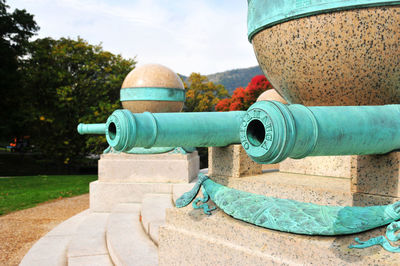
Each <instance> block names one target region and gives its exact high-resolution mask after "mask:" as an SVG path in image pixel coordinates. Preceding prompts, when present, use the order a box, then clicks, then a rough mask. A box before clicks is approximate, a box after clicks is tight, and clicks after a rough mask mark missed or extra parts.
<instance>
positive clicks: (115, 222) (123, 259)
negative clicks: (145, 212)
mask: <svg viewBox="0 0 400 266" xmlns="http://www.w3.org/2000/svg"><path fill="white" fill-rule="evenodd" d="M140 205H141V204H138V203H122V204H118V205H116V206H115V207H114V209H113V211H112V212H111V214H110V217H109V218H108V223H107V233H106V239H107V246H108V250H109V252H110V256H111V258H112V261H113V262H114V264H115V265H138V266H142V265H143V266H150V265H157V264H158V263H157V261H158V255H157V247H156V246H155V245H154V243H153V242H152V241H151V240H150V238H149V237H148V236H147V235H146V233H145V232H144V230H143V227H142V224H141V222H140V208H141V207H140Z"/></svg>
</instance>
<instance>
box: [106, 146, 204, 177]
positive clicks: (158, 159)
mask: <svg viewBox="0 0 400 266" xmlns="http://www.w3.org/2000/svg"><path fill="white" fill-rule="evenodd" d="M199 167H200V159H199V156H198V153H197V151H195V152H192V153H188V154H175V153H163V154H125V153H120V154H102V155H101V156H100V160H99V181H100V182H122V183H129V182H152V183H155V182H163V183H189V182H190V181H192V180H193V179H194V178H196V177H197V174H198V172H199Z"/></svg>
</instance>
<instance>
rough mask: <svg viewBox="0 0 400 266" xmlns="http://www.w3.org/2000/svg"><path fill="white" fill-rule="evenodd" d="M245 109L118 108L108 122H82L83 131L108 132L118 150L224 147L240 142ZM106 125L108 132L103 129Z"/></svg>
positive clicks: (106, 133)
mask: <svg viewBox="0 0 400 266" xmlns="http://www.w3.org/2000/svg"><path fill="white" fill-rule="evenodd" d="M245 114H246V112H244V111H233V112H203V113H150V112H144V113H137V114H134V113H132V112H131V111H129V110H125V109H124V110H116V111H114V112H113V113H112V115H111V116H110V117H109V118H108V119H107V123H105V124H79V125H78V132H79V133H81V134H105V135H106V139H107V142H108V144H109V145H110V146H111V147H112V148H113V149H114V150H115V151H118V152H127V151H130V150H132V149H133V148H135V147H138V148H147V149H149V148H153V147H213V146H214V147H221V146H227V145H229V144H240V136H239V128H240V125H241V123H242V120H243V119H242V117H243V116H244V115H245ZM103 127H104V131H102V130H103Z"/></svg>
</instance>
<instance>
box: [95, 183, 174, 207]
mask: <svg viewBox="0 0 400 266" xmlns="http://www.w3.org/2000/svg"><path fill="white" fill-rule="evenodd" d="M172 186H173V184H172V183H120V182H100V181H94V182H91V183H90V209H91V210H92V211H94V212H111V210H112V209H113V207H114V206H115V205H116V204H119V203H126V202H135V203H142V200H143V197H144V195H146V194H148V193H165V194H168V193H172Z"/></svg>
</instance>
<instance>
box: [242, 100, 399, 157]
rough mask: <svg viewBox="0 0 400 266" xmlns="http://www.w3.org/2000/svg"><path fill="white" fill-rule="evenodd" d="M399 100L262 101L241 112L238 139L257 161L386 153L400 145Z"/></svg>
mask: <svg viewBox="0 0 400 266" xmlns="http://www.w3.org/2000/svg"><path fill="white" fill-rule="evenodd" d="M399 118H400V105H383V106H328V107H324V106H314V107H306V106H303V105H299V104H293V105H284V104H282V103H279V102H273V101H270V102H268V101H262V102H257V103H255V104H253V105H252V106H251V107H250V108H249V110H248V111H247V113H246V115H245V116H244V118H243V123H242V125H241V127H240V139H241V143H242V146H243V148H244V149H245V150H246V152H247V154H248V155H249V156H250V157H251V158H252V159H253V160H254V161H255V162H257V163H263V164H268V163H278V162H281V161H283V160H284V159H286V158H287V157H290V158H294V159H300V158H304V157H306V156H321V155H367V154H384V153H388V152H390V151H393V150H397V149H400V119H399Z"/></svg>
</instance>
